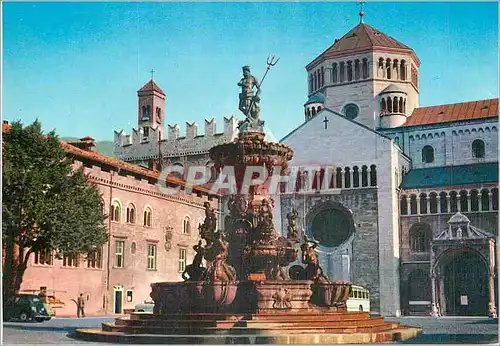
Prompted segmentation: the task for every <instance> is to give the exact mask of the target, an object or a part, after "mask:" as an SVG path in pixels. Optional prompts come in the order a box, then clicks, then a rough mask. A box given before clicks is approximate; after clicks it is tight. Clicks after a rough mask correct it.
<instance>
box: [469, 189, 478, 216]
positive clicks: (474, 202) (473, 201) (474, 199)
mask: <svg viewBox="0 0 500 346" xmlns="http://www.w3.org/2000/svg"><path fill="white" fill-rule="evenodd" d="M470 211H479V192H478V191H477V190H471V192H470Z"/></svg>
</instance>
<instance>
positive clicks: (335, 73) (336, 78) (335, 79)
mask: <svg viewBox="0 0 500 346" xmlns="http://www.w3.org/2000/svg"><path fill="white" fill-rule="evenodd" d="M338 73H339V71H338V65H337V63H336V62H334V63H333V65H332V83H338V82H339V76H338Z"/></svg>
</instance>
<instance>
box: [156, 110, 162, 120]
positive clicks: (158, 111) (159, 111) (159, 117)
mask: <svg viewBox="0 0 500 346" xmlns="http://www.w3.org/2000/svg"><path fill="white" fill-rule="evenodd" d="M156 122H157V123H161V108H160V107H156Z"/></svg>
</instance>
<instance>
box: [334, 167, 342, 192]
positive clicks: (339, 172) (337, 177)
mask: <svg viewBox="0 0 500 346" xmlns="http://www.w3.org/2000/svg"><path fill="white" fill-rule="evenodd" d="M335 187H336V188H337V189H340V188H342V168H340V167H338V168H337V172H336V174H335Z"/></svg>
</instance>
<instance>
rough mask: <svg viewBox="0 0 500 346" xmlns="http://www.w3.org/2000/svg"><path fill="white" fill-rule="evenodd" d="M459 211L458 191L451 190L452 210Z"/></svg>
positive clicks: (453, 211) (452, 211)
mask: <svg viewBox="0 0 500 346" xmlns="http://www.w3.org/2000/svg"><path fill="white" fill-rule="evenodd" d="M457 211H458V202H457V193H456V191H451V192H450V212H451V213H456V212H457Z"/></svg>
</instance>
